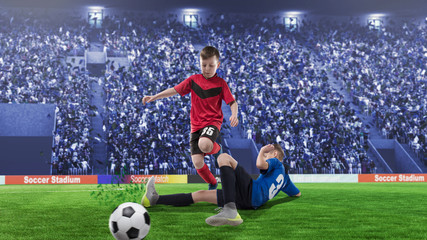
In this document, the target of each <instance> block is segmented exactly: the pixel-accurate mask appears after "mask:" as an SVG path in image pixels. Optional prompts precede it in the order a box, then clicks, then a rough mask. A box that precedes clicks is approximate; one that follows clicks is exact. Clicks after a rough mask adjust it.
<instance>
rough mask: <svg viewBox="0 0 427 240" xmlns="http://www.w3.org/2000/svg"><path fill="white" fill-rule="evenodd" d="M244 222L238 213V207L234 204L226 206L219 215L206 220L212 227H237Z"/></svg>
mask: <svg viewBox="0 0 427 240" xmlns="http://www.w3.org/2000/svg"><path fill="white" fill-rule="evenodd" d="M242 222H243V219H242V218H241V217H240V215H239V213H238V212H237V209H236V205H235V204H234V203H227V204H225V205H224V207H223V208H222V209H221V211H220V212H219V213H218V214H217V215H214V216H211V217H208V218H206V223H207V224H209V225H211V226H222V225H231V226H237V225H240V224H241V223H242Z"/></svg>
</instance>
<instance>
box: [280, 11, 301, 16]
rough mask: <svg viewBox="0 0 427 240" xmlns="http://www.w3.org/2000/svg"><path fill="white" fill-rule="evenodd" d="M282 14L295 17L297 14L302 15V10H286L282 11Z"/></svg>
mask: <svg viewBox="0 0 427 240" xmlns="http://www.w3.org/2000/svg"><path fill="white" fill-rule="evenodd" d="M283 14H284V15H285V16H287V17H292V16H293V17H296V16H299V15H303V14H304V12H302V11H287V12H283Z"/></svg>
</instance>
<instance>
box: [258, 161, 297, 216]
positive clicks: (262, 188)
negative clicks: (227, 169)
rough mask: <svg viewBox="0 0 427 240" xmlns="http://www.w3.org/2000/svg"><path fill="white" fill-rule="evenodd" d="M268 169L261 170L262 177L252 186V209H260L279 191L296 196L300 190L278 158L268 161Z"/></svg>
mask: <svg viewBox="0 0 427 240" xmlns="http://www.w3.org/2000/svg"><path fill="white" fill-rule="evenodd" d="M267 163H268V169H267V170H261V175H260V176H259V177H258V178H257V179H256V180H254V181H253V184H252V207H254V208H258V207H260V206H261V205H263V204H264V203H266V202H267V201H268V200H270V199H272V198H274V197H275V196H276V195H277V194H278V193H279V191H283V192H284V193H286V194H287V195H288V196H294V195H296V194H298V193H299V190H298V188H297V187H295V185H294V184H293V183H292V181H291V179H290V178H289V175H288V174H286V172H285V168H284V167H283V164H282V163H281V162H280V161H279V160H278V159H277V158H270V159H268V160H267Z"/></svg>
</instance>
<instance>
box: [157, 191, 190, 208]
mask: <svg viewBox="0 0 427 240" xmlns="http://www.w3.org/2000/svg"><path fill="white" fill-rule="evenodd" d="M193 203H194V200H193V197H192V196H191V193H179V194H171V195H160V196H159V199H158V200H157V202H156V204H163V205H172V206H176V207H181V206H188V205H191V204H193Z"/></svg>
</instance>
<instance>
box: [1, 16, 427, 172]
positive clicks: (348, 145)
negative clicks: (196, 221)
mask: <svg viewBox="0 0 427 240" xmlns="http://www.w3.org/2000/svg"><path fill="white" fill-rule="evenodd" d="M63 17H64V16H63ZM64 18H66V17H64ZM209 19H216V21H210V20H209ZM277 22H278V21H277V19H276V18H267V17H259V16H251V17H250V18H244V17H240V18H239V17H235V16H232V15H227V14H213V15H211V16H210V17H209V18H208V21H207V22H206V23H204V24H203V25H202V26H201V27H200V29H199V30H194V29H191V28H188V27H185V26H183V25H182V24H181V23H179V22H178V21H177V16H175V15H169V16H168V17H165V18H159V17H157V16H149V15H144V16H140V15H132V14H129V15H127V16H126V17H119V16H109V17H107V18H105V19H104V21H103V29H102V33H101V34H100V38H101V40H102V41H103V44H104V46H105V48H106V49H107V51H109V52H114V51H119V52H122V53H124V54H125V55H128V56H129V58H130V59H131V61H130V66H129V67H118V68H117V67H115V65H114V64H113V63H112V62H109V61H108V62H107V68H106V69H107V71H106V73H105V77H101V79H99V82H101V83H103V90H104V93H105V98H106V100H105V101H106V102H105V109H104V110H105V115H104V116H103V117H104V130H105V132H106V135H107V139H106V142H107V155H108V160H107V161H108V166H109V172H110V173H111V174H115V173H119V172H125V173H131V174H133V173H135V174H153V173H160V174H163V173H174V174H195V170H194V167H193V166H192V162H191V160H190V152H189V144H188V135H189V131H190V123H189V111H190V98H189V97H188V96H185V97H180V96H179V95H177V96H174V97H171V98H167V99H163V100H162V101H156V102H154V103H150V104H147V105H146V106H144V105H143V104H142V98H143V96H144V95H151V94H155V93H157V92H160V91H162V90H164V89H167V88H169V87H172V86H175V85H176V84H178V83H179V82H181V81H183V80H184V79H186V78H187V77H188V76H190V75H192V74H198V73H200V70H199V57H198V51H196V49H195V45H206V44H207V45H212V46H215V47H217V48H218V49H219V51H220V53H221V59H220V61H221V67H220V69H219V70H218V74H219V76H221V77H223V78H224V79H226V81H227V82H228V85H229V86H230V88H231V89H232V92H233V94H235V97H236V100H237V101H238V103H239V106H240V109H239V114H240V116H239V117H240V126H239V129H240V131H241V132H242V133H243V135H244V137H246V138H251V139H253V140H254V141H255V142H256V143H257V145H258V146H261V145H264V144H267V143H271V142H278V143H280V144H281V145H282V147H283V149H284V150H285V161H286V163H287V164H288V165H289V166H290V169H291V173H369V172H375V169H376V166H375V164H374V162H373V161H372V160H370V159H369V158H368V155H367V149H368V145H367V141H366V139H367V135H366V130H367V129H366V128H365V127H364V126H363V122H362V120H361V119H359V117H358V115H357V114H356V112H355V111H354V110H352V109H351V108H350V106H349V104H350V103H348V102H345V101H344V96H342V95H341V94H340V93H338V92H337V91H335V90H334V89H333V88H332V87H331V86H330V84H329V81H328V80H329V79H328V72H332V73H333V76H334V77H335V78H336V79H337V80H339V81H343V82H344V83H345V85H346V87H347V91H348V93H349V94H350V96H351V97H352V99H353V101H354V102H355V103H357V104H359V105H360V106H361V108H362V109H363V111H364V113H365V114H369V115H372V116H373V117H374V119H375V123H376V124H377V127H378V128H379V129H381V131H382V133H383V135H384V137H386V138H396V139H397V140H399V141H400V142H403V143H409V145H410V146H411V148H413V149H414V151H415V152H416V153H417V154H418V155H419V156H424V154H425V153H426V152H427V144H426V136H427V130H426V121H427V119H426V118H427V117H426V116H427V114H426V107H425V106H426V103H427V98H426V94H425V93H426V65H427V56H426V54H427V49H426V47H425V46H427V44H426V38H425V36H426V35H427V34H426V33H427V32H426V28H421V27H419V26H418V25H415V24H404V25H400V24H391V25H389V27H388V28H387V29H386V30H385V31H373V30H370V29H368V27H361V26H359V25H357V24H356V23H355V21H349V23H348V24H341V23H340V24H334V23H325V22H318V23H312V22H309V23H306V22H304V21H303V22H302V26H301V28H300V31H297V32H288V31H286V29H285V28H284V27H283V25H282V24H277ZM0 23H2V24H0V46H1V48H0V102H2V103H55V104H57V109H56V119H57V120H56V129H55V132H54V145H53V160H54V161H53V163H52V164H53V166H54V168H53V169H54V172H56V173H57V174H81V173H87V172H88V169H89V168H90V166H89V165H90V164H89V163H90V162H91V159H90V158H91V153H92V149H93V146H92V137H91V134H90V132H91V131H92V129H91V121H90V117H91V116H93V114H95V112H96V107H95V106H91V105H90V99H91V90H90V88H89V85H90V80H89V78H88V77H87V74H86V72H85V69H75V68H72V67H71V66H70V65H67V64H65V58H66V56H67V55H76V54H79V53H81V52H82V51H83V50H84V49H86V48H88V45H89V43H88V42H87V40H86V39H87V32H88V29H87V24H86V22H84V21H83V20H80V21H79V20H76V19H74V20H73V21H72V23H70V22H69V21H54V24H52V20H49V17H44V18H41V17H39V16H38V15H37V14H34V13H31V14H24V15H22V14H21V15H19V16H18V15H17V14H11V13H5V14H2V15H1V16H0ZM17 26H19V27H17ZM224 128H226V126H224V127H223V129H224ZM224 132H228V131H227V130H226V131H223V133H224ZM206 161H207V163H208V166H209V167H210V169H211V171H213V172H217V171H218V169H216V168H215V164H214V163H213V159H212V158H211V157H207V158H206Z"/></svg>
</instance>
